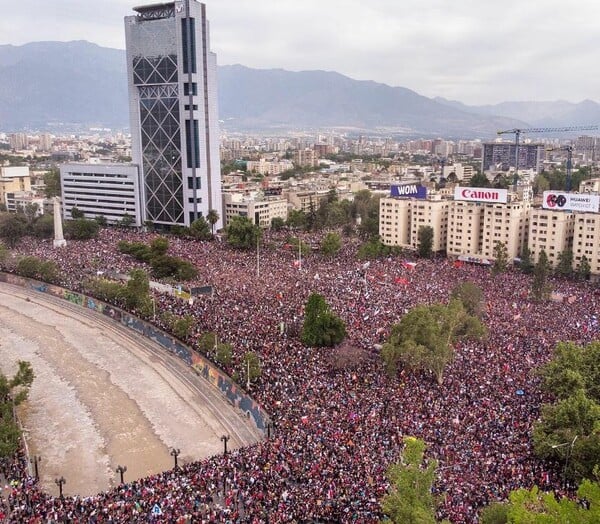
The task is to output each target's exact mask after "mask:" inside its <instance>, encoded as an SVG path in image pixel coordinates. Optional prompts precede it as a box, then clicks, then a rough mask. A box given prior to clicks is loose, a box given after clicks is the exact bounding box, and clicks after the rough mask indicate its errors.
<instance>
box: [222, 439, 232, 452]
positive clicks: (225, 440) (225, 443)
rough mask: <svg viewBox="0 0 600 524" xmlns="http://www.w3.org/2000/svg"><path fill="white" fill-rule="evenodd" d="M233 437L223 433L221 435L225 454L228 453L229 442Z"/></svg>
mask: <svg viewBox="0 0 600 524" xmlns="http://www.w3.org/2000/svg"><path fill="white" fill-rule="evenodd" d="M230 438H231V437H230V436H229V435H223V436H222V437H221V442H223V455H227V442H229V439H230Z"/></svg>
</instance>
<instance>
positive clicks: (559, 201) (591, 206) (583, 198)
mask: <svg viewBox="0 0 600 524" xmlns="http://www.w3.org/2000/svg"><path fill="white" fill-rule="evenodd" d="M542 207H543V208H544V209H552V210H554V211H577V212H579V213H598V211H599V210H600V196H598V195H589V194H588V193H564V192H560V191H544V195H543V197H542Z"/></svg>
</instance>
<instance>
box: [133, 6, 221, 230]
mask: <svg viewBox="0 0 600 524" xmlns="http://www.w3.org/2000/svg"><path fill="white" fill-rule="evenodd" d="M134 11H135V12H136V13H137V15H134V16H127V17H125V37H126V43H127V75H128V83H129V111H130V119H131V135H132V159H133V162H134V163H137V164H139V166H140V176H141V182H142V183H141V184H140V187H141V188H142V195H141V202H142V210H143V220H145V221H146V220H150V221H152V222H153V223H155V224H160V225H165V226H169V225H185V226H189V225H190V223H191V222H193V221H194V220H195V219H196V218H198V217H200V216H204V217H206V215H207V213H208V211H209V210H211V209H214V210H216V211H217V212H218V213H219V216H220V217H222V215H223V213H222V201H221V200H222V199H221V169H220V163H219V136H218V120H217V118H218V116H217V82H216V76H217V59H216V55H215V54H214V53H212V52H211V51H210V45H209V34H208V33H209V29H208V21H207V19H206V7H205V5H204V4H202V3H200V2H198V1H197V0H177V1H175V2H167V3H161V4H152V5H147V6H142V7H136V8H134ZM221 223H222V221H221V220H220V221H219V223H217V228H218V227H220V225H221Z"/></svg>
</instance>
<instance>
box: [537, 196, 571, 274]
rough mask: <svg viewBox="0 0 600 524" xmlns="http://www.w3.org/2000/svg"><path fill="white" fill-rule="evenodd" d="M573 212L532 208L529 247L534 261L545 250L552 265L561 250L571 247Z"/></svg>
mask: <svg viewBox="0 0 600 524" xmlns="http://www.w3.org/2000/svg"><path fill="white" fill-rule="evenodd" d="M574 227H575V214H574V213H565V212H564V211H552V210H549V209H540V208H536V209H532V210H531V214H530V216H529V249H530V251H531V256H532V259H533V260H534V261H537V260H538V259H539V256H540V253H541V252H542V250H543V251H545V252H546V255H547V256H548V262H550V264H551V265H552V266H556V264H557V263H558V255H559V253H560V252H561V251H565V250H568V249H571V247H572V245H573V231H574Z"/></svg>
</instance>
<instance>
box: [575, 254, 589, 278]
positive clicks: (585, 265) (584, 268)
mask: <svg viewBox="0 0 600 524" xmlns="http://www.w3.org/2000/svg"><path fill="white" fill-rule="evenodd" d="M591 273H592V268H591V266H590V262H589V260H588V258H587V257H586V256H585V255H583V256H582V257H581V260H580V261H579V264H577V278H579V279H581V280H589V278H590V274H591Z"/></svg>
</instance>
